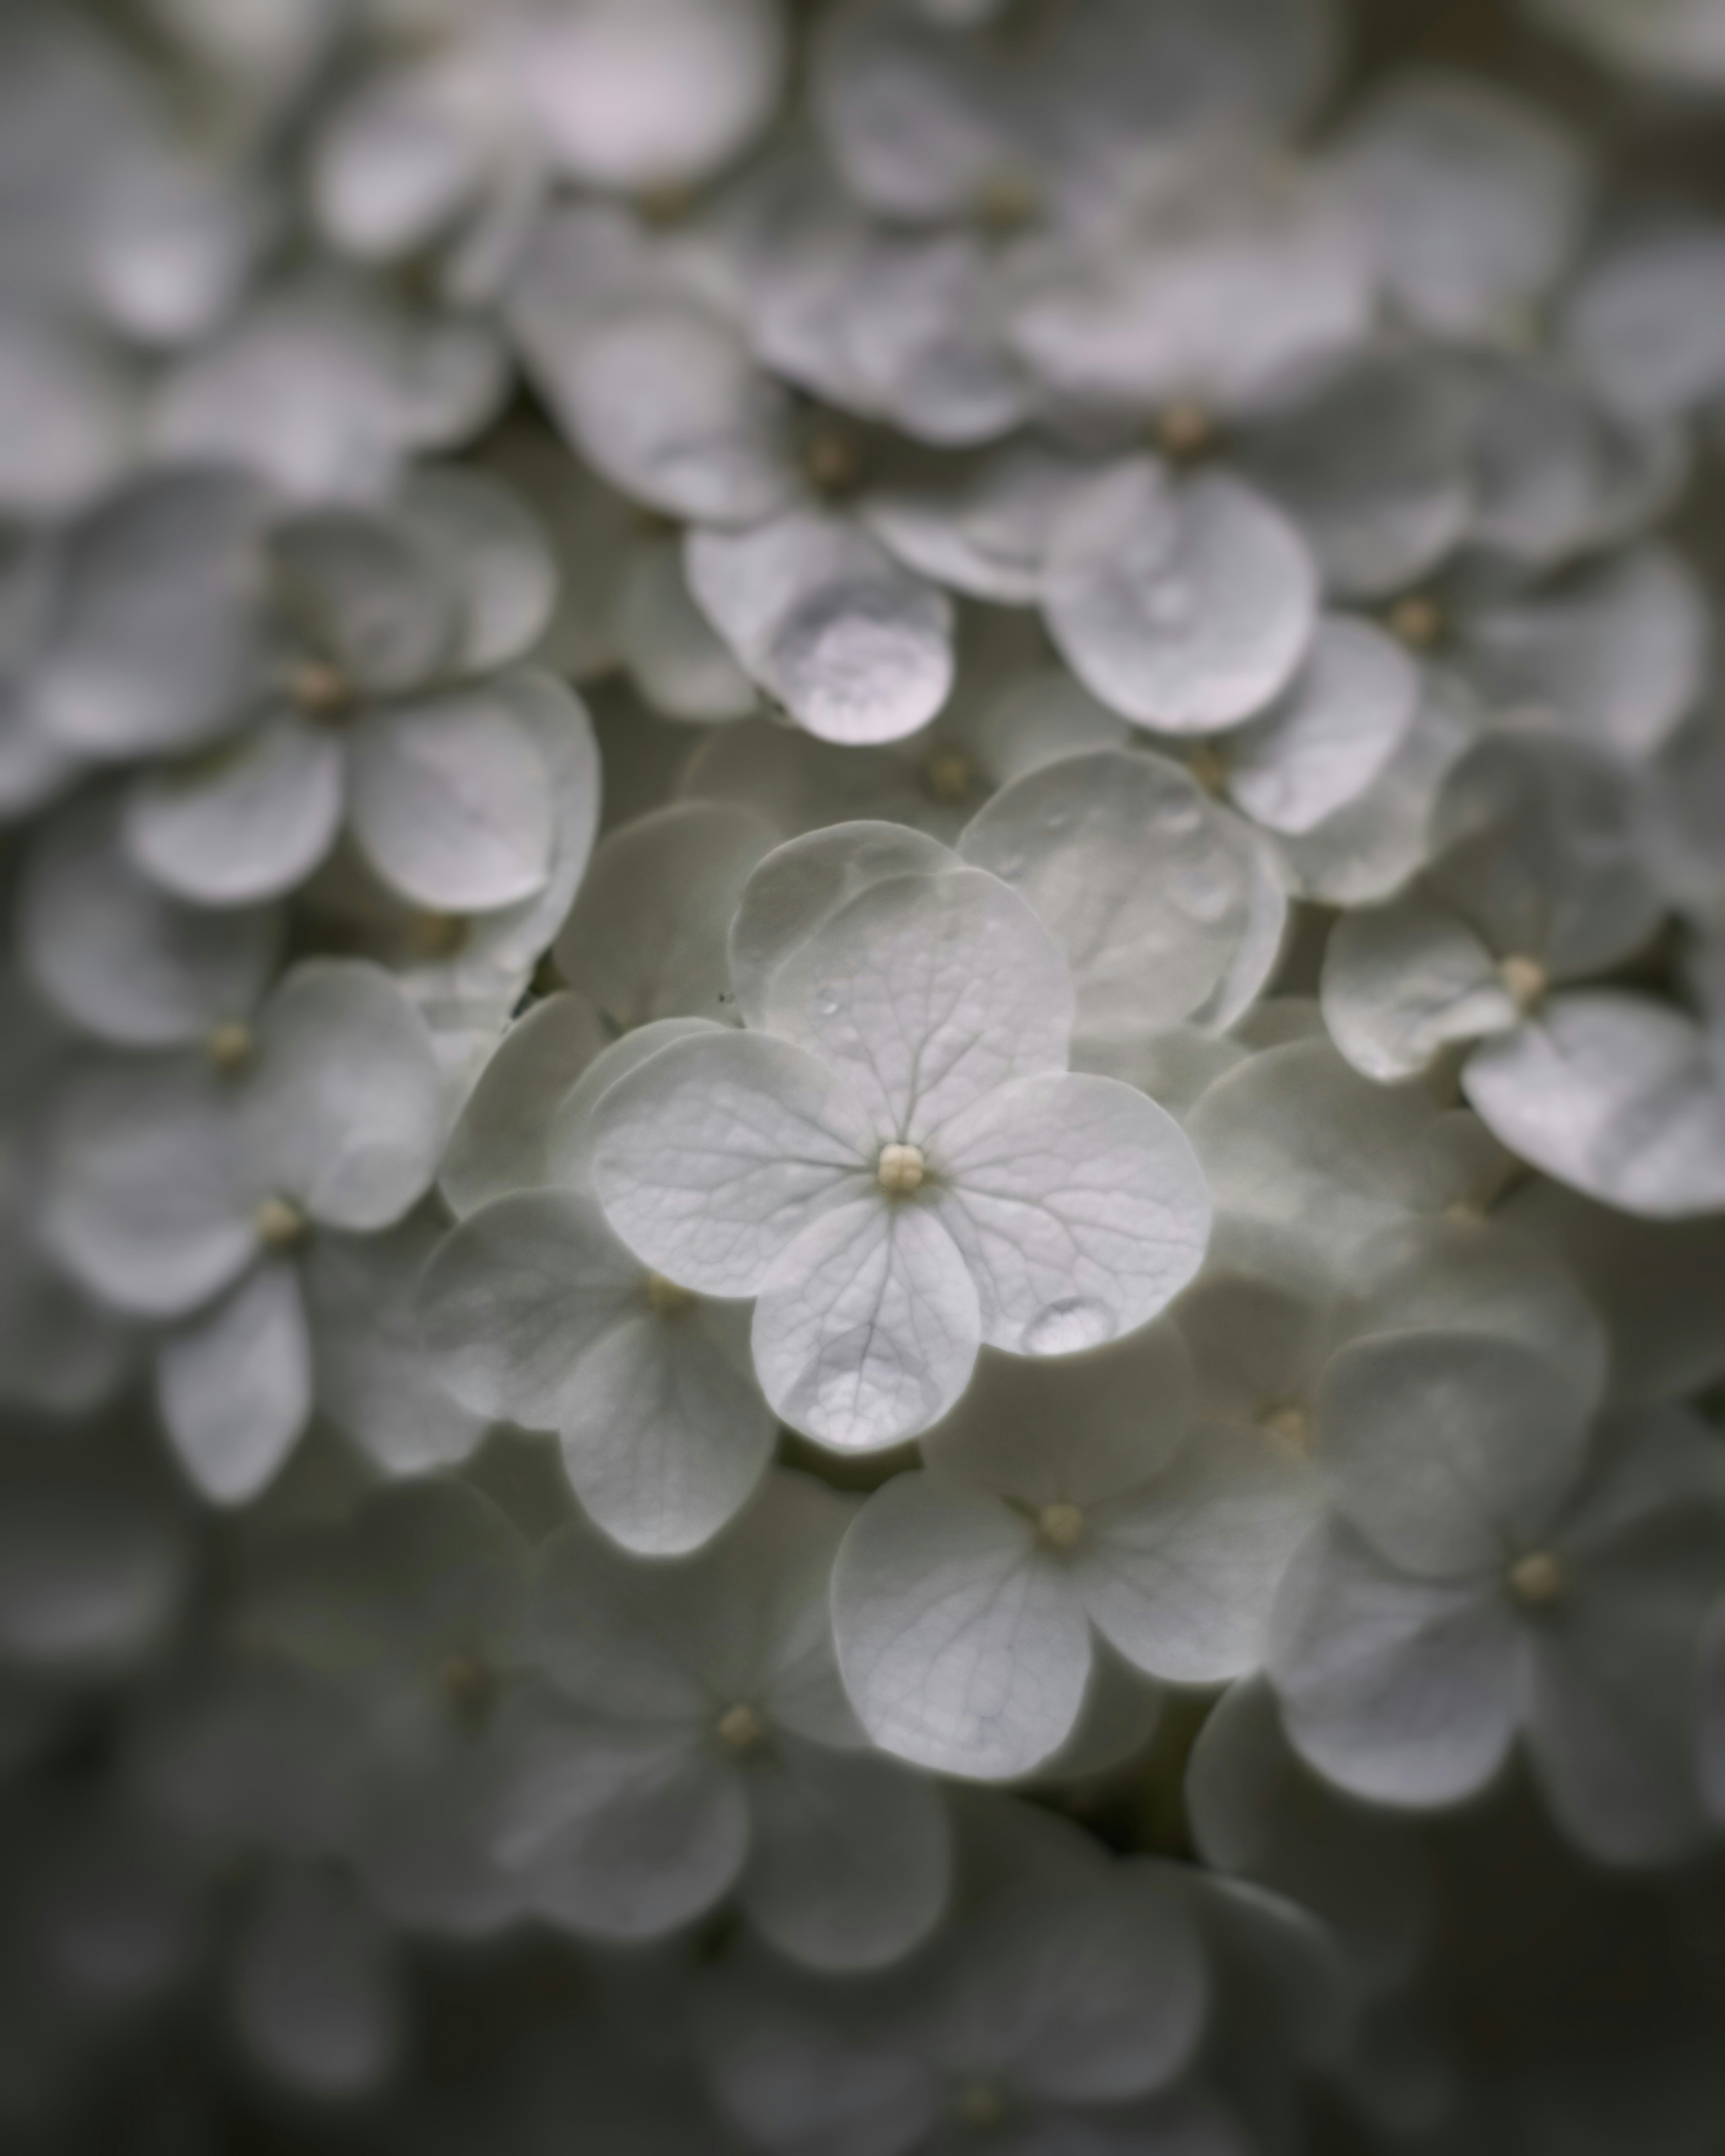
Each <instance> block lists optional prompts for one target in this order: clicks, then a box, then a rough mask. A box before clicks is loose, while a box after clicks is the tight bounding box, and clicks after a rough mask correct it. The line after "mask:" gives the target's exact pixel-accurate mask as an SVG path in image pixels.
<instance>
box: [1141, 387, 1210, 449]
mask: <svg viewBox="0 0 1725 2156" xmlns="http://www.w3.org/2000/svg"><path fill="white" fill-rule="evenodd" d="M1150 432H1151V437H1152V439H1153V441H1154V442H1155V444H1156V446H1157V448H1158V449H1160V450H1161V451H1162V453H1163V455H1164V456H1165V457H1169V458H1172V459H1173V461H1174V462H1175V463H1176V464H1190V463H1191V462H1192V460H1193V459H1194V458H1195V457H1201V456H1202V455H1203V454H1204V451H1205V450H1206V449H1213V448H1214V446H1215V441H1216V422H1215V417H1214V413H1211V412H1210V411H1209V410H1208V409H1207V408H1206V407H1205V406H1204V405H1202V404H1200V403H1199V402H1198V400H1197V399H1196V398H1192V397H1178V398H1175V400H1174V402H1173V403H1172V404H1164V405H1163V408H1162V409H1161V410H1160V411H1159V412H1158V413H1157V415H1156V418H1155V420H1154V422H1153V424H1152V427H1151V429H1150Z"/></svg>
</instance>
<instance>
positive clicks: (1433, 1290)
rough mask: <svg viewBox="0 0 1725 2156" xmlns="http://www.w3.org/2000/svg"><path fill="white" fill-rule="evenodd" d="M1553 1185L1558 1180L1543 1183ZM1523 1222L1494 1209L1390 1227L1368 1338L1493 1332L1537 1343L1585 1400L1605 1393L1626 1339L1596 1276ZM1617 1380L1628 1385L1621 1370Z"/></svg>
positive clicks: (1367, 1306) (1370, 1302)
mask: <svg viewBox="0 0 1725 2156" xmlns="http://www.w3.org/2000/svg"><path fill="white" fill-rule="evenodd" d="M1543 1187H1544V1188H1546V1189H1547V1190H1550V1189H1551V1188H1552V1186H1551V1185H1549V1184H1547V1185H1545V1186H1543ZM1521 1228H1522V1220H1521V1219H1520V1218H1514V1219H1508V1220H1505V1219H1502V1216H1501V1215H1500V1214H1498V1213H1497V1212H1496V1211H1494V1212H1493V1214H1492V1215H1491V1221H1490V1224H1489V1225H1486V1224H1482V1223H1481V1222H1479V1221H1476V1220H1414V1221H1409V1223H1408V1224H1407V1225H1406V1226H1405V1227H1404V1228H1391V1229H1386V1230H1385V1232H1384V1235H1381V1236H1380V1237H1379V1238H1378V1241H1377V1243H1376V1244H1375V1245H1374V1247H1373V1265H1372V1267H1371V1273H1372V1286H1371V1290H1370V1292H1369V1293H1368V1296H1366V1298H1365V1301H1364V1302H1363V1305H1362V1306H1361V1307H1360V1308H1359V1310H1358V1313H1357V1329H1358V1332H1360V1333H1361V1334H1370V1333H1373V1332H1407V1331H1411V1330H1414V1329H1416V1328H1423V1327H1432V1326H1435V1327H1438V1328H1439V1329H1440V1331H1444V1332H1489V1333H1493V1334H1496V1335H1497V1336H1499V1337H1502V1338H1504V1339H1507V1340H1512V1341H1517V1342H1521V1343H1522V1345H1523V1346H1525V1347H1532V1348H1534V1349H1536V1350H1537V1351H1538V1353H1541V1354H1542V1355H1543V1356H1544V1357H1545V1358H1546V1360H1547V1361H1548V1363H1551V1364H1553V1365H1554V1366H1555V1367H1556V1368H1558V1369H1560V1370H1562V1371H1563V1373H1564V1375H1565V1377H1566V1378H1567V1379H1568V1382H1569V1383H1570V1385H1571V1387H1572V1388H1573V1389H1574V1394H1575V1396H1576V1398H1577V1399H1579V1400H1582V1401H1584V1402H1585V1403H1589V1404H1591V1403H1592V1402H1593V1401H1595V1400H1597V1399H1601V1398H1603V1397H1604V1391H1605V1380H1606V1377H1607V1374H1608V1365H1612V1364H1617V1363H1620V1348H1621V1339H1620V1333H1619V1330H1618V1327H1616V1325H1615V1324H1613V1325H1612V1326H1611V1327H1607V1325H1606V1323H1605V1321H1604V1317H1603V1316H1602V1314H1601V1312H1600V1311H1599V1310H1598V1309H1596V1308H1595V1307H1594V1303H1595V1301H1596V1299H1597V1298H1596V1296H1595V1295H1594V1285H1593V1281H1591V1280H1590V1279H1589V1281H1587V1291H1586V1292H1585V1293H1584V1291H1583V1286H1582V1280H1583V1275H1582V1272H1581V1270H1580V1269H1579V1268H1576V1267H1574V1265H1573V1260H1572V1254H1571V1252H1570V1251H1569V1250H1565V1251H1564V1253H1563V1257H1562V1259H1561V1260H1560V1259H1559V1258H1558V1256H1557V1255H1555V1254H1554V1253H1553V1252H1551V1251H1549V1250H1547V1249H1546V1248H1545V1246H1544V1245H1542V1244H1541V1243H1540V1242H1538V1241H1537V1240H1535V1239H1534V1237H1533V1235H1528V1234H1526V1233H1522V1232H1518V1230H1520V1229H1521ZM1616 1374H1617V1377H1618V1382H1619V1383H1621V1382H1622V1373H1621V1370H1620V1368H1618V1370H1617V1373H1616Z"/></svg>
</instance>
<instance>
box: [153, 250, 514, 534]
mask: <svg viewBox="0 0 1725 2156" xmlns="http://www.w3.org/2000/svg"><path fill="white" fill-rule="evenodd" d="M505 387H506V370H505V367H504V355H503V350H502V344H501V339H500V337H499V336H498V335H497V333H496V331H495V329H494V328H493V327H492V326H491V325H490V323H489V322H488V321H485V320H484V319H482V318H480V317H478V316H471V315H448V314H438V313H435V312H433V311H430V310H429V309H417V308H413V307H411V306H409V305H405V304H403V302H402V301H400V300H397V299H395V298H394V297H393V296H392V295H389V294H388V291H387V290H386V289H385V288H384V287H382V286H381V285H378V284H377V283H376V282H375V281H372V280H364V279H361V278H358V277H357V276H354V275H348V274H345V273H343V272H342V271H341V270H340V269H337V268H336V267H335V266H334V265H332V264H316V265H315V266H314V267H312V268H311V269H303V270H300V271H298V272H296V273H295V274H293V275H290V276H289V277H287V278H285V280H283V281H282V282H281V283H280V284H279V285H275V286H273V287H266V288H265V289H264V290H262V291H260V292H259V293H258V294H257V295H255V296H254V298H253V299H252V300H250V301H249V303H248V305H246V307H245V308H244V310H243V311H241V312H240V313H239V315H238V316H235V317H234V319H233V320H232V321H228V322H227V323H226V324H224V325H223V327H222V328H221V330H220V331H218V334H217V335H216V336H214V337H213V338H212V339H211V340H209V341H208V342H206V343H205V344H203V345H202V346H199V347H198V348H197V349H196V350H194V351H193V352H189V353H187V355H185V356H184V357H182V358H181V359H180V360H179V361H178V362H177V364H176V365H174V366H173V367H170V368H169V369H168V370H167V372H166V374H165V375H164V376H163V377H162V379H161V381H160V382H158V383H157V386H156V388H155V392H154V394H153V397H152V398H151V408H150V411H149V413H148V415H147V419H146V440H147V442H148V444H149V445H150V446H151V449H153V450H154V451H155V452H156V453H157V454H158V455H160V456H162V457H166V458H171V459H174V460H176V461H177V462H182V463H185V464H192V465H197V464H203V463H221V464H227V463H232V464H238V465H242V466H243V467H244V469H246V470H249V471H254V472H256V473H258V474H259V475H261V476H262V477H264V478H266V479H269V480H272V481H273V482H274V483H275V485H277V486H279V487H280V489H281V490H282V491H283V492H284V493H285V494H288V495H292V496H294V497H295V498H297V499H299V500H308V501H341V502H364V501H375V500H379V499H380V498H381V497H382V496H383V495H387V494H388V491H389V489H390V487H391V485H393V483H394V481H395V480H396V479H397V478H398V476H399V475H400V473H401V471H402V470H403V467H404V466H405V465H406V464H407V462H408V459H409V458H410V457H411V456H413V454H416V453H418V452H424V451H430V450H435V449H448V448H451V447H453V446H454V445H455V444H458V443H460V442H463V441H465V440H466V439H468V437H469V436H470V435H471V434H474V433H475V431H476V430H477V429H479V428H480V426H482V425H483V424H484V423H485V420H486V419H487V418H490V416H491V415H492V413H494V412H495V409H496V407H497V406H498V404H499V403H501V400H502V397H503V393H504V389H505Z"/></svg>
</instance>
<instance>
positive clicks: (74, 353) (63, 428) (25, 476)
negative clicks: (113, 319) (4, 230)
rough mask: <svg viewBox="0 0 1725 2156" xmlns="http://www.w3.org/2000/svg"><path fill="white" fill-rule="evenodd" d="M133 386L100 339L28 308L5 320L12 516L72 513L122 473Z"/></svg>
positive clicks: (2, 368)
mask: <svg viewBox="0 0 1725 2156" xmlns="http://www.w3.org/2000/svg"><path fill="white" fill-rule="evenodd" d="M130 390H131V383H130V382H128V381H127V379H126V373H125V371H124V369H123V367H121V366H119V365H116V355H115V354H113V353H111V352H108V351H106V350H105V349H104V347H103V346H102V343H101V342H100V340H99V339H98V338H96V337H94V336H86V335H84V334H81V333H80V331H77V330H75V329H74V328H72V327H71V326H69V325H60V324H50V323H49V322H46V321H39V320H32V319H31V316H30V314H28V313H24V312H19V313H16V314H9V319H5V320H3V321H0V403H4V405H5V408H6V410H7V412H8V413H9V414H10V415H11V420H12V423H11V425H10V426H9V427H8V429H7V439H6V444H5V448H4V450H3V452H0V502H3V503H4V505H5V508H6V513H7V515H8V516H24V517H37V516H48V517H53V516H62V515H64V514H66V513H68V512H71V511H77V510H80V509H81V508H83V507H84V506H85V504H86V503H88V502H90V501H92V500H95V499H96V498H97V497H98V496H99V495H100V494H101V493H102V492H103V491H104V490H105V489H106V488H107V487H109V486H110V485H112V484H113V483H114V482H115V481H116V480H118V479H119V478H120V477H121V474H122V473H123V472H124V470H125V469H126V463H127V461H128V458H129V454H130V451H131V436H132V429H133V425H134V423H135V420H134V413H135V406H134V404H133V401H132V398H131V395H130V394H129V392H130Z"/></svg>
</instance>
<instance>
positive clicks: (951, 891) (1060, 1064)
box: [593, 857, 1209, 1450]
mask: <svg viewBox="0 0 1725 2156" xmlns="http://www.w3.org/2000/svg"><path fill="white" fill-rule="evenodd" d="M769 860H770V857H769ZM763 1008H764V1014H765V1017H766V1020H767V1024H768V1030H763V1031H761V1032H754V1031H751V1032H748V1033H746V1034H740V1035H726V1036H725V1037H723V1038H719V1037H716V1036H708V1037H705V1038H701V1039H692V1040H687V1041H684V1042H680V1043H678V1044H676V1045H674V1046H672V1047H670V1048H669V1049H667V1050H665V1051H664V1053H663V1054H662V1055H656V1056H655V1057H653V1058H652V1059H651V1060H650V1061H649V1063H647V1064H646V1065H643V1066H642V1068H641V1069H639V1070H637V1071H636V1072H634V1074H633V1075H631V1076H630V1077H629V1079H627V1080H625V1081H622V1082H621V1083H619V1085H618V1086H616V1087H614V1089H613V1090H612V1091H611V1092H610V1093H609V1094H608V1096H607V1097H606V1098H605V1100H604V1101H602V1102H601V1103H600V1105H599V1107H598V1110H597V1111H596V1113H595V1119H594V1120H595V1144H594V1152H593V1185H594V1188H595V1189H596V1190H597V1192H598V1197H599V1200H600V1203H601V1204H603V1207H604V1209H605V1211H606V1214H607V1216H608V1219H609V1220H610V1222H611V1224H612V1226H613V1227H614V1229H616V1231H617V1232H618V1233H619V1235H621V1236H622V1237H623V1240H624V1241H625V1242H626V1243H627V1244H628V1245H629V1247H630V1248H631V1249H632V1250H634V1251H635V1252H636V1254H637V1255H639V1256H640V1257H641V1258H642V1259H644V1260H645V1261H646V1263H647V1264H649V1265H651V1266H653V1267H654V1268H655V1270H657V1271H660V1272H662V1273H664V1274H665V1275H666V1276H668V1277H669V1278H670V1279H672V1280H675V1281H680V1283H681V1284H682V1285H683V1286H687V1287H691V1288H695V1289H696V1290H699V1291H701V1292H704V1293H706V1294H710V1295H720V1296H756V1297H757V1298H758V1300H757V1304H756V1309H755V1317H754V1326H753V1344H754V1353H755V1367H756V1370H757V1374H758V1375H759V1377H760V1378H761V1382H762V1386H763V1388H764V1389H765V1391H766V1393H767V1396H768V1399H769V1400H770V1401H771V1402H772V1403H773V1406H774V1408H775V1409H777V1410H778V1413H779V1414H780V1415H781V1417H782V1418H783V1419H786V1420H788V1421H789V1422H790V1423H792V1424H793V1425H794V1426H796V1427H798V1428H800V1429H803V1430H806V1431H807V1432H808V1433H809V1434H810V1435H814V1436H816V1437H818V1438H819V1439H820V1440H822V1441H823V1442H824V1443H827V1444H829V1445H834V1446H836V1447H837V1448H839V1449H840V1450H872V1449H875V1448H876V1447H878V1446H880V1445H888V1444H891V1443H894V1442H896V1440H899V1439H901V1438H902V1437H906V1436H909V1435H912V1434H914V1433H915V1432H916V1431H917V1430H924V1429H927V1427H928V1425H929V1424H931V1423H932V1422H933V1421H935V1420H936V1419H937V1418H938V1417H939V1416H940V1415H941V1414H942V1413H943V1412H944V1411H945V1410H946V1409H947V1408H948V1407H949V1406H950V1405H951V1404H952V1402H953V1401H954V1400H955V1399H957V1397H958V1395H959V1394H960V1393H961V1392H962V1391H963V1389H964V1386H965V1384H966V1383H968V1379H969V1376H970V1371H971V1367H972V1365H973V1362H974V1360H975V1357H976V1351H977V1347H978V1342H980V1341H982V1340H983V1339H986V1340H988V1342H990V1343H991V1344H993V1345H996V1346H1000V1347H1008V1348H1009V1349H1011V1350H1013V1351H1014V1352H1016V1353H1024V1354H1048V1353H1066V1352H1068V1351H1070V1349H1072V1348H1075V1347H1086V1346H1091V1345H1094V1344H1095V1343H1096V1342H1097V1341H1099V1340H1104V1339H1108V1338H1111V1337H1113V1336H1114V1335H1115V1334H1116V1333H1119V1332H1130V1331H1132V1329H1133V1328H1134V1327H1137V1326H1138V1325H1141V1324H1142V1323H1143V1322H1145V1320H1146V1319H1147V1318H1149V1317H1153V1316H1154V1315H1155V1314H1156V1312H1158V1310H1159V1309H1161V1308H1162V1306H1163V1305H1164V1304H1165V1303H1166V1302H1167V1301H1168V1298H1169V1297H1170V1296H1172V1295H1173V1294H1174V1293H1175V1292H1176V1291H1177V1290H1178V1288H1179V1287H1180V1286H1183V1283H1184V1282H1185V1281H1186V1280H1187V1279H1188V1278H1189V1277H1190V1276H1191V1273H1192V1272H1193V1270H1194V1269H1195V1267H1196V1265H1197V1263H1198V1260H1199V1257H1200V1255H1202V1252H1203V1247H1204V1237H1205V1235H1206V1233H1207V1230H1208V1224H1209V1204H1208V1199H1207V1197H1206V1195H1205V1193H1204V1188H1203V1183H1202V1178H1200V1177H1199V1174H1198V1172H1197V1168H1196V1164H1195V1163H1194V1161H1193V1159H1192V1157H1191V1154H1190V1151H1189V1148H1188V1147H1187V1146H1186V1144H1185V1142H1184V1141H1183V1138H1182V1137H1180V1135H1179V1132H1178V1129H1177V1128H1176V1127H1175V1126H1174V1125H1173V1122H1171V1120H1170V1119H1169V1118H1168V1116H1165V1115H1164V1114H1163V1111H1161V1110H1160V1109H1158V1108H1157V1107H1156V1106H1154V1105H1153V1103H1152V1102H1150V1101H1147V1100H1146V1099H1144V1098H1143V1096H1141V1095H1137V1094H1135V1093H1133V1092H1132V1091H1130V1089H1128V1088H1127V1087H1125V1086H1120V1085H1117V1084H1115V1083H1114V1082H1112V1081H1109V1080H1106V1079H1096V1078H1089V1077H1079V1076H1070V1075H1067V1074H1066V1072H1065V1050H1066V1042H1067V1037H1068V1034H1069V1032H1070V1024H1071V1009H1072V992H1071V987H1070V981H1069V979H1068V977H1067V974H1066V969H1065V965H1064V963H1063V962H1062V961H1061V959H1060V954H1059V952H1057V951H1056V950H1055V947H1054V946H1053V944H1052V943H1051V942H1050V941H1049V940H1048V938H1047V937H1046V935H1045V932H1043V931H1042V930H1041V929H1040V927H1038V926H1037V924H1036V922H1035V920H1034V916H1032V915H1031V914H1030V913H1029V910H1028V909H1027V908H1026V907H1025V906H1024V904H1023V902H1022V901H1020V900H1019V899H1017V898H1015V897H1014V896H1013V895H1012V893H1010V892H1009V891H1007V890H1006V889H1005V888H1004V886H1003V885H1000V884H999V883H998V882H996V881H995V880H994V879H993V877H991V876H986V875H982V874H981V873H980V872H978V871H977V870H956V871H952V872H949V873H947V874H942V875H932V876H915V875H913V876H905V875H889V876H888V877H887V878H886V880H882V881H879V882H876V883H875V884H874V885H873V886H872V887H871V888H870V889H867V890H865V891H863V892H862V895H861V896H860V897H857V898H855V899H854V900H853V901H851V902H850V904H849V905H848V906H843V907H841V908H840V909H839V911H836V913H834V915H833V916H832V917H830V918H829V919H828V920H826V921H824V923H823V924H822V925H820V926H819V927H818V928H817V929H816V930H815V932H814V933H813V934H812V935H811V936H810V937H809V940H808V941H807V942H802V943H800V944H795V943H793V944H792V946H791V947H789V948H788V949H787V950H785V951H784V952H783V957H782V960H781V962H780V963H779V964H778V968H777V970H776V971H775V972H774V973H773V975H772V977H771V979H770V982H769V983H768V984H767V986H766V990H765V1000H764V1006H763Z"/></svg>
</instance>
